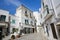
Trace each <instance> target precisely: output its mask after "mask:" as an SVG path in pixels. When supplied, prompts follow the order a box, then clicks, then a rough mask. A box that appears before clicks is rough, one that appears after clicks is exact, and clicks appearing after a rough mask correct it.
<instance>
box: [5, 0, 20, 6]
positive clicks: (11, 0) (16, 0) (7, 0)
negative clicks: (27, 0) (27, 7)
mask: <svg viewBox="0 0 60 40" xmlns="http://www.w3.org/2000/svg"><path fill="white" fill-rule="evenodd" d="M4 1H5V3H6V4H7V5H9V4H10V3H11V4H13V5H15V6H19V5H20V4H21V2H20V1H19V0H4Z"/></svg>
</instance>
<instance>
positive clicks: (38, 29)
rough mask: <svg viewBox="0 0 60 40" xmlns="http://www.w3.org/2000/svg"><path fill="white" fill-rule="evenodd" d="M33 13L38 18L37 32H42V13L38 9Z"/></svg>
mask: <svg viewBox="0 0 60 40" xmlns="http://www.w3.org/2000/svg"><path fill="white" fill-rule="evenodd" d="M33 14H34V17H35V19H36V29H37V32H40V27H41V25H40V13H39V12H38V11H34V12H33Z"/></svg>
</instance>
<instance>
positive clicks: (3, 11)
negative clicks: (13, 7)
mask: <svg viewBox="0 0 60 40" xmlns="http://www.w3.org/2000/svg"><path fill="white" fill-rule="evenodd" d="M0 15H5V16H6V20H5V22H9V12H8V11H5V10H0Z"/></svg>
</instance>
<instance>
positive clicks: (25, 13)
mask: <svg viewBox="0 0 60 40" xmlns="http://www.w3.org/2000/svg"><path fill="white" fill-rule="evenodd" d="M15 15H16V16H18V17H19V22H20V24H21V28H23V29H24V28H25V27H26V28H35V27H34V23H35V22H34V21H35V18H34V16H33V12H32V11H31V10H29V9H28V8H26V7H25V6H24V5H21V6H20V7H18V8H17V9H16V14H15ZM26 20H27V21H28V22H27V24H26V22H25V21H26Z"/></svg>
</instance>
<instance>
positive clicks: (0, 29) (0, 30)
mask: <svg viewBox="0 0 60 40" xmlns="http://www.w3.org/2000/svg"><path fill="white" fill-rule="evenodd" d="M0 40H2V27H0Z"/></svg>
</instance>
